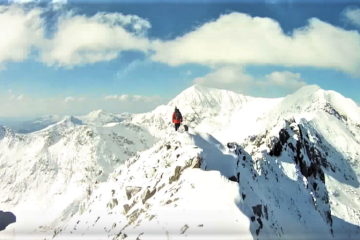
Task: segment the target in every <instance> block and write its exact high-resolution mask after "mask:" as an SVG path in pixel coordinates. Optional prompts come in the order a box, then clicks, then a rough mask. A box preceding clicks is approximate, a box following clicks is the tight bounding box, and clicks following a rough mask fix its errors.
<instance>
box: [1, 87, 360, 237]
mask: <svg viewBox="0 0 360 240" xmlns="http://www.w3.org/2000/svg"><path fill="white" fill-rule="evenodd" d="M175 106H177V107H179V108H180V110H181V112H182V113H183V115H184V119H185V123H186V124H188V125H189V126H190V132H189V133H174V130H173V125H172V124H171V115H172V112H173V110H174V107H175ZM102 114H105V115H106V116H109V115H113V114H106V113H104V112H103V111H96V112H93V113H92V114H89V115H91V116H92V117H91V118H90V117H85V118H84V117H81V116H80V117H67V118H65V119H64V120H63V121H62V122H60V123H57V124H55V125H52V126H49V127H48V128H45V129H43V130H41V131H38V132H35V133H31V134H26V135H21V134H14V133H13V132H11V130H9V129H6V128H0V139H2V140H0V146H5V147H4V148H1V150H0V153H1V154H2V155H1V156H0V159H1V160H0V163H1V164H2V165H0V171H3V173H2V174H0V176H7V175H8V172H14V171H17V172H18V173H19V172H22V171H23V169H27V168H28V167H26V164H24V162H26V160H25V159H23V157H22V156H25V158H27V159H33V160H32V162H43V158H44V157H43V155H44V154H43V155H41V154H38V155H36V156H35V157H32V158H31V157H30V158H29V156H30V155H29V152H31V151H33V150H31V149H38V150H37V151H38V152H39V153H40V152H41V153H43V152H45V153H46V154H47V157H45V160H46V159H49V160H46V161H48V162H49V163H51V164H47V166H48V165H51V166H53V165H54V164H53V162H56V164H58V165H59V162H61V163H66V164H67V165H66V166H72V167H73V169H76V171H80V173H79V174H77V175H76V174H74V173H72V174H67V175H66V177H64V178H66V179H72V180H71V181H70V180H69V181H68V182H69V183H66V184H65V185H64V187H63V190H64V191H60V193H59V194H58V195H59V196H62V197H63V198H62V199H61V200H64V202H66V201H67V203H66V204H65V203H63V204H60V205H61V207H59V209H58V210H56V211H55V210H53V209H52V208H51V206H50V207H49V206H45V205H46V203H49V202H51V204H53V205H54V204H55V205H56V204H57V203H58V202H61V201H58V202H55V201H53V200H52V199H53V192H52V190H50V189H53V188H54V186H56V184H53V183H47V182H46V181H49V179H51V178H49V177H48V176H45V175H42V178H41V181H38V184H37V186H34V184H30V185H31V186H32V188H31V189H30V190H29V189H28V188H27V190H26V194H22V193H21V194H17V195H19V196H20V197H17V199H18V201H17V202H16V201H14V200H12V202H13V203H15V205H16V204H23V207H22V210H24V211H25V210H26V209H29V208H30V207H29V206H28V205H25V204H24V203H22V202H23V200H24V199H28V195H32V196H41V195H44V196H49V197H48V200H47V201H42V202H41V204H44V207H43V211H42V212H43V213H42V214H43V215H45V216H46V213H50V212H51V213H53V215H54V216H55V215H56V216H57V219H51V221H50V220H49V219H47V220H44V221H43V222H44V224H40V221H38V222H36V223H34V224H33V226H34V228H36V229H37V230H36V232H33V236H37V234H39V237H40V236H41V238H43V237H42V236H43V235H41V233H43V234H48V233H49V231H50V232H51V234H50V236H49V237H48V239H51V238H52V237H53V236H55V238H59V239H65V238H68V237H70V238H71V237H72V236H76V239H77V238H80V237H82V238H84V239H89V238H90V239H91V237H92V236H95V235H96V238H97V239H99V238H100V239H102V238H104V239H105V238H106V239H108V238H110V239H117V238H119V239H121V238H122V237H125V236H127V237H126V239H132V238H134V239H154V237H155V238H156V239H162V238H166V239H178V238H184V237H187V238H188V237H190V238H194V239H199V238H197V237H204V235H208V234H209V233H216V234H217V235H216V236H221V239H226V237H229V239H238V238H239V237H241V238H242V239H269V237H271V239H296V237H298V236H300V233H301V234H302V235H301V236H302V237H303V238H304V239H344V238H346V239H351V238H353V239H356V236H357V234H359V230H358V226H360V222H359V219H360V212H359V210H360V203H359V199H360V192H359V179H360V175H359V173H360V168H359V167H360V166H359V163H358V160H359V156H360V151H359V149H360V144H359V142H360V122H359V119H360V108H359V107H358V106H357V105H356V104H355V103H354V102H353V101H352V100H350V99H346V98H344V97H343V96H341V95H340V94H338V93H336V92H332V91H324V90H322V89H319V88H318V87H317V86H307V87H305V88H302V89H300V90H299V91H298V92H296V93H294V94H292V95H289V96H287V97H284V98H280V99H257V98H251V97H246V96H243V95H238V94H235V93H232V92H230V91H224V90H216V89H208V88H204V87H201V86H198V85H196V86H193V87H191V88H189V89H187V90H185V91H184V92H183V93H181V94H180V95H179V96H178V97H176V98H175V99H174V100H172V101H171V102H170V103H169V104H168V105H165V106H159V107H158V108H157V109H155V110H154V111H152V112H150V113H145V114H133V115H131V114H126V115H124V118H123V119H121V122H120V121H119V120H118V119H115V120H114V121H113V120H111V117H110V120H108V119H109V118H107V117H105V118H103V117H102ZM89 115H88V116H89ZM113 116H119V115H113ZM99 119H100V121H98V120H99ZM103 120H104V121H103ZM119 122H120V123H119ZM80 129H82V130H81V131H80ZM80 132H81V134H80ZM87 132H90V133H91V134H90V135H95V136H96V137H94V138H89V139H87V138H86V137H85V136H86V133H87ZM114 133H115V135H114ZM209 133H210V134H209ZM46 134H48V135H49V136H51V137H49V136H48V135H46ZM34 136H38V137H39V139H42V138H45V139H50V140H49V143H50V147H39V145H41V144H43V145H45V144H44V143H43V142H46V141H48V140H46V141H44V140H41V141H40V140H39V142H42V143H41V144H36V143H31V142H32V140H29V139H30V138H34ZM154 137H158V138H160V141H159V142H157V141H158V139H156V138H154ZM9 139H13V140H12V141H9ZM65 139H66V141H65ZM119 139H120V140H119ZM24 141H25V143H26V144H25V145H21V144H19V142H24ZM67 141H68V142H69V143H66V144H65V142H67ZM9 142H12V143H11V144H10V143H9ZM77 142H81V143H82V144H83V145H81V144H80V145H81V146H82V148H83V149H85V150H78V149H82V148H81V147H80V148H74V147H73V146H74V145H77ZM119 142H120V143H119ZM155 142H157V144H156V145H155V146H154V147H152V148H150V147H151V146H152V143H155ZM5 143H6V144H5ZM28 143H30V144H28ZM131 143H133V144H131ZM55 145H56V146H57V147H56V148H55V147H53V146H55ZM13 146H15V148H14V150H11V149H12V147H13ZM129 146H131V147H129ZM89 148H92V149H94V148H95V149H98V151H96V152H95V153H94V155H93V158H92V159H91V160H89V158H90V157H89V155H90V152H91V151H90V150H89ZM52 149H57V150H56V151H54V150H52ZM74 149H76V150H74ZM124 149H125V150H124ZM129 149H133V150H129ZM128 150H129V153H131V154H124V152H127V151H128ZM143 150H145V151H143ZM136 151H143V152H137V153H136ZM52 152H54V153H52ZM67 152H70V153H71V154H67ZM74 152H76V154H75V155H76V158H75V157H72V156H73V155H74ZM121 152H122V153H121ZM4 153H5V155H4ZM121 154H123V156H124V158H123V159H124V160H125V159H128V158H130V157H132V156H134V155H135V154H136V156H135V157H133V158H130V159H129V160H127V161H126V162H125V164H124V165H120V163H119V164H116V163H114V157H115V158H116V157H117V156H119V155H121ZM49 155H50V157H49ZM14 156H15V158H14ZM59 156H61V157H59ZM104 156H106V157H104ZM104 158H106V159H107V160H102V159H104ZM9 159H17V162H19V164H16V163H15V162H16V161H15V162H14V161H13V160H11V161H10V160H9ZM52 159H56V160H52ZM109 159H112V160H109ZM200 160H201V161H200ZM46 161H45V162H46ZM76 161H79V164H75V163H74V162H76ZM89 161H90V162H92V164H90V165H91V166H87V165H89ZM199 161H200V162H199ZM104 162H106V164H104ZM115 162H116V161H115ZM8 165H11V167H8ZM23 165H24V166H25V167H23ZM104 165H106V166H107V167H104ZM119 165H120V166H119ZM1 166H4V167H5V166H6V168H7V170H8V171H6V168H1ZM59 166H60V165H59ZM118 166H119V167H118ZM90 167H91V168H93V169H101V170H102V172H103V173H105V172H106V174H103V175H102V177H101V176H100V177H99V176H97V174H89V173H87V172H86V171H84V168H86V169H89V168H90ZM117 167H118V168H117ZM4 169H5V170H4ZM43 169H46V168H43ZM59 169H62V168H58V170H57V171H59ZM104 169H106V170H104ZM114 169H115V171H113V170H114ZM72 171H73V170H72ZM54 172H55V171H54ZM60 172H61V171H60ZM69 172H70V171H69ZM95 172H97V171H95ZM120 172H121V173H120ZM18 173H17V175H16V176H13V177H11V179H16V181H15V182H13V181H12V180H11V179H10V186H15V185H17V186H19V185H20V184H19V182H18V179H19V176H20V175H23V173H21V174H18ZM35 173H36V175H38V172H36V171H35ZM41 174H42V173H41ZM41 174H40V175H41ZM52 174H53V175H54V176H59V175H61V174H59V173H56V174H55V173H52ZM40 175H39V176H40ZM53 175H52V176H53ZM73 175H76V176H77V178H76V179H77V180H74V179H75V177H74V176H73ZM28 176H30V177H28V179H30V181H29V183H31V182H33V180H32V178H31V176H32V175H28ZM69 176H71V177H69ZM87 176H90V177H89V178H88V177H87ZM108 176H110V177H109V178H108ZM36 179H37V178H36ZM84 179H86V180H85V183H81V184H79V182H81V180H84ZM171 179H172V180H171ZM96 180H98V182H97V183H96V184H95V183H94V182H95V181H96ZM229 180H230V181H229ZM6 181H7V180H6ZM56 181H57V182H61V181H59V180H56ZM56 181H54V182H56ZM102 181H105V182H102ZM39 182H41V183H42V182H45V184H39ZM50 182H51V181H50ZM63 182H64V180H62V182H61V183H63ZM57 184H60V183H57ZM164 184H165V185H164ZM42 185H45V186H48V187H44V188H46V191H44V190H42V192H41V191H40V190H39V189H40V187H39V186H42ZM61 185H62V184H61ZM163 185H164V186H163ZM73 186H75V187H73ZM147 186H148V187H149V189H147ZM159 186H163V187H162V188H160V189H159ZM194 186H195V188H193V187H194ZM196 186H198V187H196ZM0 187H1V188H0V189H3V188H4V189H7V188H6V187H7V186H6V184H4V185H3V186H0ZM128 187H129V188H128ZM44 188H43V189H44ZM67 189H70V190H67ZM74 189H75V190H74ZM154 189H156V191H155V190H154ZM173 189H175V190H176V192H173V191H175V190H173ZM112 190H114V191H112ZM7 191H10V190H9V188H8V189H7ZM65 191H66V193H65ZM71 191H73V192H71ZM20 192H21V191H20ZM32 192H33V193H32ZM44 192H46V193H44ZM49 192H50V194H49ZM74 192H76V193H80V192H82V194H78V195H77V196H79V197H78V198H76V197H74V196H75V195H76V194H74V196H72V194H73V193H74ZM170 192H171V193H172V194H173V196H171V194H169V193H170ZM80 195H81V196H80ZM69 196H71V197H69ZM84 197H85V199H84ZM128 198H130V199H128ZM142 198H143V199H145V198H147V199H146V200H144V203H142V200H141V199H142ZM59 199H60V198H59ZM66 199H68V200H66ZM114 199H115V200H114ZM5 200H6V199H5ZM25 202H26V201H25ZM147 203H148V204H149V205H147ZM166 203H167V204H166ZM1 204H4V203H0V206H2V207H4V210H6V211H9V210H12V211H13V209H15V210H16V209H20V208H19V207H18V206H16V207H17V208H14V205H13V206H12V205H11V204H10V202H6V204H7V205H1ZM41 204H40V205H41ZM51 204H50V205H51ZM175 205H176V206H175ZM227 206H229V207H227ZM60 208H62V209H61V210H60ZM123 211H124V212H123ZM19 212H20V210H18V211H17V212H15V215H16V214H18V213H19ZM39 212H40V211H39V209H36V210H34V214H35V213H36V214H38V215H39ZM195 213H196V214H195ZM73 214H74V215H73ZM40 215H41V214H40ZM71 215H73V216H71ZM194 215H198V217H195V216H194ZM19 216H21V214H20V215H19ZM174 216H178V217H175V219H178V220H176V221H174V220H173V219H174ZM68 219H70V221H69V222H68ZM61 220H62V221H61ZM236 220H237V221H236ZM90 221H92V224H90ZM120 221H121V222H120ZM155 221H156V222H155ZM201 222H202V223H201ZM50 223H51V224H50ZM114 223H115V224H114ZM11 226H16V224H12V225H10V226H9V227H10V228H9V229H8V231H5V232H6V234H7V236H9V233H10V232H11ZM40 226H41V227H40ZM14 228H15V227H14ZM34 228H32V229H34ZM15 229H16V228H15ZM32 229H31V230H32ZM149 229H154V230H153V231H149ZM28 230H29V231H30V228H29V229H28ZM99 232H100V233H101V232H103V233H104V234H98V233H99ZM181 232H184V233H183V234H181ZM224 232H227V233H229V234H228V235H226V236H225V235H224ZM2 233H4V232H2ZM2 233H0V235H1V234H2ZM95 233H96V234H95ZM232 233H233V234H232ZM73 234H74V235H73ZM155 234H156V235H155ZM221 234H222V235H221ZM345 234H348V235H345ZM10 235H11V234H10ZM185 235H187V236H185ZM294 236H296V237H294ZM207 239H208V238H207ZM217 239H219V238H217Z"/></svg>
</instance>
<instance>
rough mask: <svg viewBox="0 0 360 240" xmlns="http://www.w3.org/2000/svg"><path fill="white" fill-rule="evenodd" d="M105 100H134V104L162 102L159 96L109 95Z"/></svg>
mask: <svg viewBox="0 0 360 240" xmlns="http://www.w3.org/2000/svg"><path fill="white" fill-rule="evenodd" d="M104 99H105V100H119V101H122V102H128V101H130V100H132V101H133V102H158V101H161V100H162V99H161V97H159V96H150V97H148V96H141V95H133V96H130V95H127V94H123V95H108V96H105V97H104Z"/></svg>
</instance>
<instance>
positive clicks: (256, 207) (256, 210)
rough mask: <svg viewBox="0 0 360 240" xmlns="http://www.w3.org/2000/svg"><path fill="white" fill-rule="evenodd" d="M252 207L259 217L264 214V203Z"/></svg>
mask: <svg viewBox="0 0 360 240" xmlns="http://www.w3.org/2000/svg"><path fill="white" fill-rule="evenodd" d="M252 209H253V212H254V214H255V215H256V216H258V217H261V216H262V205H261V204H259V205H256V206H254V207H252Z"/></svg>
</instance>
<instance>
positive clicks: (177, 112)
mask: <svg viewBox="0 0 360 240" xmlns="http://www.w3.org/2000/svg"><path fill="white" fill-rule="evenodd" d="M182 121H183V117H182V115H181V112H180V110H179V109H178V108H177V107H175V112H174V113H173V116H172V122H173V123H174V124H175V131H177V130H178V129H179V127H180V124H181V123H182Z"/></svg>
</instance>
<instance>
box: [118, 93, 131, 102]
mask: <svg viewBox="0 0 360 240" xmlns="http://www.w3.org/2000/svg"><path fill="white" fill-rule="evenodd" d="M119 100H120V101H124V102H127V101H129V95H126V94H125V95H121V96H119Z"/></svg>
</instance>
